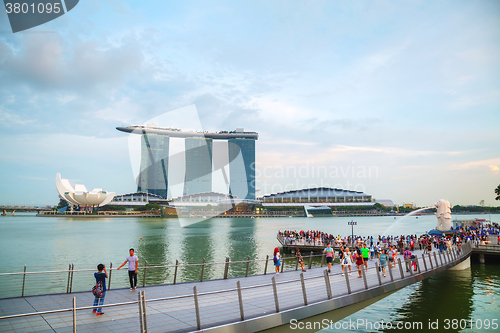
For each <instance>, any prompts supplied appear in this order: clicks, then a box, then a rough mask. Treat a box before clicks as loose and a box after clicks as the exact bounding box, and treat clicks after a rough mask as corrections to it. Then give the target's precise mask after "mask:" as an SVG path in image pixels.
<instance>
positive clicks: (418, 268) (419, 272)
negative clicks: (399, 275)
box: [415, 256, 422, 274]
mask: <svg viewBox="0 0 500 333" xmlns="http://www.w3.org/2000/svg"><path fill="white" fill-rule="evenodd" d="M415 259H416V263H417V270H418V274H421V273H422V272H421V271H420V264H419V263H418V257H417V256H415Z"/></svg>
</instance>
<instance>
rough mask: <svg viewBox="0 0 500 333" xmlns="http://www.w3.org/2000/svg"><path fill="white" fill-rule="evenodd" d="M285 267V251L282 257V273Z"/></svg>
mask: <svg viewBox="0 0 500 333" xmlns="http://www.w3.org/2000/svg"><path fill="white" fill-rule="evenodd" d="M284 268H285V254H284V253H283V257H282V258H281V273H283V269H284Z"/></svg>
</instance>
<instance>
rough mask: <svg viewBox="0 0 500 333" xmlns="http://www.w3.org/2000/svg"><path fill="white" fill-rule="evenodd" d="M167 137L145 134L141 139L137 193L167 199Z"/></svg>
mask: <svg viewBox="0 0 500 333" xmlns="http://www.w3.org/2000/svg"><path fill="white" fill-rule="evenodd" d="M168 139H169V138H168V136H164V135H156V134H146V133H144V134H143V135H142V137H141V172H140V173H139V177H138V179H137V192H147V193H153V194H156V195H159V196H161V197H162V198H167V189H168V177H167V170H168V146H169V140H168Z"/></svg>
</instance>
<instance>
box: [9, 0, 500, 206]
mask: <svg viewBox="0 0 500 333" xmlns="http://www.w3.org/2000/svg"><path fill="white" fill-rule="evenodd" d="M499 18H500V3H498V2H496V1H473V2H468V1H443V2H439V3H434V2H431V1H418V2H417V1H416V2H406V3H399V2H396V1H393V2H391V1H374V2H357V3H350V2H340V1H339V2H328V1H314V2H300V1H286V2H285V1H277V2H272V3H269V2H264V1H252V2H241V3H232V2H229V1H214V2H210V3H205V2H200V1H188V2H183V3H170V2H162V1H157V2H155V1H150V2H148V3H147V4H143V3H137V2H133V1H108V2H101V1H96V0H89V1H85V2H80V3H79V4H78V6H76V7H75V8H74V9H73V10H71V12H68V13H67V14H66V15H63V16H61V17H59V18H57V19H56V20H54V21H51V22H49V23H47V24H44V25H42V26H39V27H36V28H33V29H30V30H28V31H25V32H19V33H16V34H12V33H11V32H10V25H9V23H8V20H7V15H6V13H5V12H4V11H2V12H1V13H0V117H1V119H2V120H3V121H2V122H0V128H1V131H0V138H1V140H2V142H3V143H4V145H3V147H2V148H3V149H2V154H0V161H1V162H0V163H1V165H2V175H1V176H0V183H1V184H2V186H1V191H0V203H1V204H5V205H17V204H19V205H21V204H25V205H56V204H57V203H58V201H59V199H58V197H57V191H56V188H55V184H54V175H55V174H56V173H57V172H60V173H61V174H63V175H64V176H65V177H66V178H68V179H69V180H70V181H72V182H75V183H76V182H80V183H85V184H88V186H89V188H94V187H99V188H101V187H102V188H106V189H108V190H109V191H113V192H116V193H117V194H124V193H131V192H135V190H136V183H135V179H134V172H133V166H131V163H130V157H129V147H128V138H127V137H126V136H124V135H123V133H119V132H117V131H116V129H115V128H116V127H117V126H130V125H140V124H145V123H146V122H148V120H150V119H154V118H155V117H159V116H162V115H165V114H168V112H169V111H172V110H176V109H179V108H183V107H186V106H189V105H195V107H196V109H197V112H198V118H199V121H198V120H194V121H193V123H192V124H185V123H182V120H178V119H173V120H172V121H171V123H162V124H161V125H162V126H165V127H173V128H182V129H183V130H191V129H192V130H198V129H202V130H206V131H212V132H215V131H220V130H229V131H230V130H234V129H236V128H244V129H245V130H248V131H254V132H258V133H259V140H257V141H256V147H255V151H256V178H257V184H256V188H257V189H259V190H260V192H258V193H257V196H258V197H260V196H263V195H265V194H271V193H276V192H281V191H283V190H299V189H301V188H307V187H314V186H327V187H339V188H344V189H346V190H359V191H361V192H365V193H368V194H370V195H372V196H373V197H374V198H376V199H391V200H393V201H394V202H395V203H399V204H402V203H403V202H414V203H415V204H417V205H418V206H428V205H432V204H433V203H434V202H436V201H437V200H439V199H447V200H449V201H450V202H451V203H452V204H462V205H472V204H476V205H477V204H479V202H480V201H481V200H484V201H485V204H486V205H494V206H498V205H499V204H498V202H495V200H494V198H495V193H494V189H495V188H496V187H497V186H498V184H499V183H500V168H499V166H500V158H499V157H498V156H499V149H498V148H497V147H496V146H497V144H498V142H499V139H500V134H499V131H498V128H500V113H499V110H500V79H499V78H500V75H499V74H500V60H499V59H498V57H497V54H499V48H500V45H499V42H498V41H499V40H500V38H499V37H500V20H499ZM188 125H191V126H188ZM325 170H326V171H325ZM273 186H274V187H273Z"/></svg>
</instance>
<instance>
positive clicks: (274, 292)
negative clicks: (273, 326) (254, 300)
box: [271, 276, 280, 312]
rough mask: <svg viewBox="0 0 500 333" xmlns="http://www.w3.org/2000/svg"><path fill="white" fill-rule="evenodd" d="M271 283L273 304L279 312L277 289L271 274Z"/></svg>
mask: <svg viewBox="0 0 500 333" xmlns="http://www.w3.org/2000/svg"><path fill="white" fill-rule="evenodd" d="M271 281H272V283H273V294H274V305H275V306H276V312H280V305H279V303H278V289H276V278H275V277H274V276H273V277H272V278H271Z"/></svg>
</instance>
